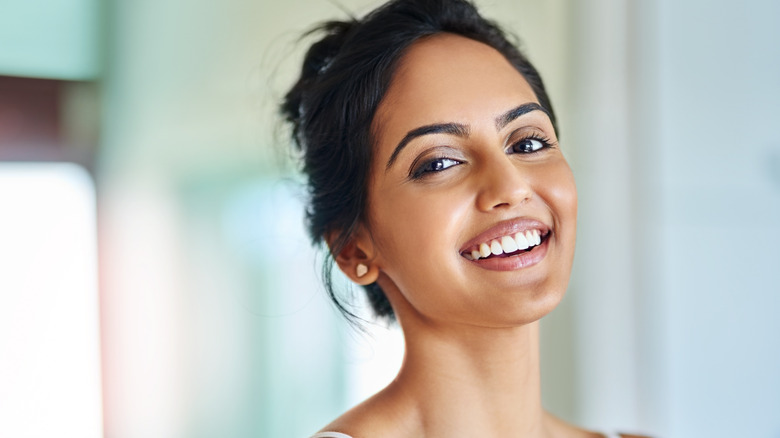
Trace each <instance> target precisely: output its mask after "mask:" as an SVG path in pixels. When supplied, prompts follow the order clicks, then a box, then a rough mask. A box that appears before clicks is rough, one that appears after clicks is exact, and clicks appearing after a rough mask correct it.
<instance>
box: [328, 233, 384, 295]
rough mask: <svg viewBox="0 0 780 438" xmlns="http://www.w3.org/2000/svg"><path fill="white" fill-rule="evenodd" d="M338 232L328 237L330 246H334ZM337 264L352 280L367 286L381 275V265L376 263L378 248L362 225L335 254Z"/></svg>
mask: <svg viewBox="0 0 780 438" xmlns="http://www.w3.org/2000/svg"><path fill="white" fill-rule="evenodd" d="M336 236H337V233H335V232H333V233H330V235H329V236H328V237H327V241H328V247H330V248H331V249H332V248H333V243H334V242H335V239H336ZM333 258H334V259H335V260H336V264H337V265H338V266H339V269H341V272H343V273H344V275H346V276H347V277H349V279H350V280H352V281H354V282H355V283H357V284H359V285H361V286H366V285H369V284H371V283H374V282H375V281H376V279H377V278H378V277H379V266H378V265H377V264H376V263H375V261H376V260H375V258H376V249H375V245H374V241H373V240H372V239H371V235H370V233H368V231H367V230H366V229H365V228H364V227H363V226H362V225H361V226H360V227H359V228H358V230H357V231H355V233H353V234H352V236H351V237H350V239H349V241H348V242H347V244H346V245H344V247H343V248H342V249H341V251H339V253H338V254H333Z"/></svg>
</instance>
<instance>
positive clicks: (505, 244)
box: [501, 236, 517, 252]
mask: <svg viewBox="0 0 780 438" xmlns="http://www.w3.org/2000/svg"><path fill="white" fill-rule="evenodd" d="M501 248H502V249H503V250H504V252H515V251H517V242H515V239H513V238H511V237H510V236H504V237H502V238H501Z"/></svg>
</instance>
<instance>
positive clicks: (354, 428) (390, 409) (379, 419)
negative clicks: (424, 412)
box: [322, 387, 416, 438]
mask: <svg viewBox="0 0 780 438" xmlns="http://www.w3.org/2000/svg"><path fill="white" fill-rule="evenodd" d="M414 412H415V410H414V409H412V408H411V406H410V405H408V404H406V403H404V402H403V401H402V400H401V398H399V397H397V394H394V390H393V388H392V387H387V388H385V389H383V390H382V391H380V392H378V393H377V394H375V395H373V396H372V397H370V398H369V399H367V400H366V401H364V402H362V403H360V404H359V405H357V406H355V407H354V408H352V409H350V410H349V411H347V412H345V413H344V414H343V415H342V416H340V417H338V418H337V419H335V420H334V421H333V422H331V423H330V424H328V425H327V426H325V427H324V428H322V430H323V431H331V432H341V433H345V434H347V435H350V436H352V437H353V438H365V437H371V438H384V437H388V438H390V437H393V438H403V437H406V436H409V437H411V436H415V435H414V432H415V430H416V429H415V427H414V425H415V421H414V419H415V414H414Z"/></svg>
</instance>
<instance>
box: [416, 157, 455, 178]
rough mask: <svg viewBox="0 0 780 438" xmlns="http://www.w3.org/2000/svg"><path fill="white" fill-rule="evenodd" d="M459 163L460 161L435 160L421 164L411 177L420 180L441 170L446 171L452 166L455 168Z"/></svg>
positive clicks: (450, 159)
mask: <svg viewBox="0 0 780 438" xmlns="http://www.w3.org/2000/svg"><path fill="white" fill-rule="evenodd" d="M460 163H461V162H460V161H458V160H453V159H452V158H435V159H433V160H430V161H427V162H425V163H423V164H422V165H421V166H420V167H418V168H417V169H416V170H415V171H414V174H413V175H412V177H413V178H420V177H423V176H425V175H426V174H429V173H434V172H441V171H442V170H445V169H448V168H450V167H452V166H457V165H458V164H460Z"/></svg>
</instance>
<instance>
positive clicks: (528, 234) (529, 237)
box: [525, 230, 536, 246]
mask: <svg viewBox="0 0 780 438" xmlns="http://www.w3.org/2000/svg"><path fill="white" fill-rule="evenodd" d="M525 239H526V240H527V241H528V246H534V245H536V237H534V233H533V231H531V230H528V231H526V232H525Z"/></svg>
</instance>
